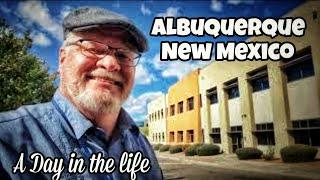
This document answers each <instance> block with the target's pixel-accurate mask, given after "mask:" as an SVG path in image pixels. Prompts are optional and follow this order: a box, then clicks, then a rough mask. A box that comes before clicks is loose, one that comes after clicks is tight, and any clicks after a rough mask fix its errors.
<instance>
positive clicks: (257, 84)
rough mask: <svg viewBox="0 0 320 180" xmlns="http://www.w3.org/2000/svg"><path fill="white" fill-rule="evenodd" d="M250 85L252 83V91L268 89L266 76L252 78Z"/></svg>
mask: <svg viewBox="0 0 320 180" xmlns="http://www.w3.org/2000/svg"><path fill="white" fill-rule="evenodd" d="M251 85H252V91H253V92H257V91H262V90H265V89H269V80H268V76H265V77H261V78H258V79H254V80H252V81H251Z"/></svg>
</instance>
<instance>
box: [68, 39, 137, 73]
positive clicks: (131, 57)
mask: <svg viewBox="0 0 320 180" xmlns="http://www.w3.org/2000/svg"><path fill="white" fill-rule="evenodd" d="M72 44H75V45H79V46H80V48H81V53H82V54H83V55H84V56H86V57H88V58H96V59H102V58H104V57H105V56H107V55H110V53H111V54H112V55H113V56H114V57H115V58H116V59H117V60H118V62H119V63H120V64H123V65H125V66H132V67H134V66H136V65H137V64H138V62H139V60H140V57H141V54H139V53H136V52H134V51H132V50H129V49H122V48H113V47H111V46H109V45H106V44H103V43H100V42H97V41H92V40H86V39H80V40H78V41H76V42H75V43H72Z"/></svg>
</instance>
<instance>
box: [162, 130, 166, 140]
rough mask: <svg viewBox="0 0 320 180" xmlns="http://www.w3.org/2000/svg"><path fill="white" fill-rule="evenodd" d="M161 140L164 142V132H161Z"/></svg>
mask: <svg viewBox="0 0 320 180" xmlns="http://www.w3.org/2000/svg"><path fill="white" fill-rule="evenodd" d="M162 141H163V142H164V141H165V139H164V132H163V133H162Z"/></svg>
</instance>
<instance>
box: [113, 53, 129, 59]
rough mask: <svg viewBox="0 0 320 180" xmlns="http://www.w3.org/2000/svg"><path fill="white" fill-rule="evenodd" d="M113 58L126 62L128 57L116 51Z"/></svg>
mask: <svg viewBox="0 0 320 180" xmlns="http://www.w3.org/2000/svg"><path fill="white" fill-rule="evenodd" d="M115 56H116V57H117V59H119V60H120V61H125V60H128V59H129V58H128V56H127V54H126V53H124V52H121V51H116V52H115Z"/></svg>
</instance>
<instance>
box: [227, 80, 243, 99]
mask: <svg viewBox="0 0 320 180" xmlns="http://www.w3.org/2000/svg"><path fill="white" fill-rule="evenodd" d="M224 89H225V90H226V92H227V94H228V98H229V99H233V98H237V97H239V96H240V93H239V88H238V80H237V79H236V80H232V81H230V82H226V83H224Z"/></svg>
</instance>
